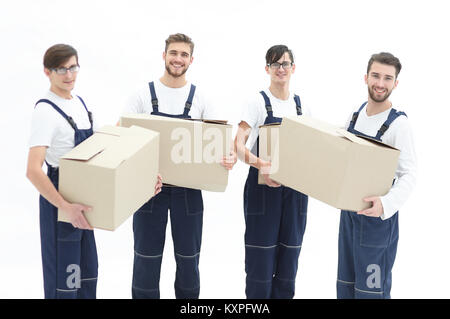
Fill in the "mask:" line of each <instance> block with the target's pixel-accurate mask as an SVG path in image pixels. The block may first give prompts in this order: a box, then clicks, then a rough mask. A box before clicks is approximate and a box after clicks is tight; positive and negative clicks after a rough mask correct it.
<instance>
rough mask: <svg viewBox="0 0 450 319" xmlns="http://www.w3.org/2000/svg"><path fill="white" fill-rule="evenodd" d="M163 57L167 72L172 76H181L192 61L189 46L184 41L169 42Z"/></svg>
mask: <svg viewBox="0 0 450 319" xmlns="http://www.w3.org/2000/svg"><path fill="white" fill-rule="evenodd" d="M163 58H164V61H165V66H166V71H167V73H168V74H169V75H171V76H172V77H174V78H178V77H181V76H183V75H184V74H185V73H186V71H187V70H188V69H189V66H190V65H191V63H192V61H193V57H192V56H191V47H190V46H189V44H188V43H185V42H174V43H171V44H169V46H168V47H167V51H166V52H164V53H163Z"/></svg>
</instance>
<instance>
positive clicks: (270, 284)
mask: <svg viewBox="0 0 450 319" xmlns="http://www.w3.org/2000/svg"><path fill="white" fill-rule="evenodd" d="M257 178H258V171H257V170H256V169H255V168H253V167H251V168H250V171H249V176H248V178H247V182H246V184H245V188H244V214H245V226H246V228H245V271H246V273H247V278H246V289H245V293H246V295H247V298H249V299H260V298H283V299H288V298H293V297H294V294H295V277H296V275H297V268H298V258H299V254H300V250H301V245H302V241H303V234H304V232H305V228H306V212H307V206H308V197H307V196H305V195H304V194H302V193H299V192H297V191H295V190H293V189H291V188H288V187H284V186H281V187H279V188H272V187H269V186H266V185H258V182H257Z"/></svg>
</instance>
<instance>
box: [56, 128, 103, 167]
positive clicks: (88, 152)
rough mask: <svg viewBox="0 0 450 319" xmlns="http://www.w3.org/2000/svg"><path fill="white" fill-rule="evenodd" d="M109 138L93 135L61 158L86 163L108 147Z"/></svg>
mask: <svg viewBox="0 0 450 319" xmlns="http://www.w3.org/2000/svg"><path fill="white" fill-rule="evenodd" d="M111 137H112V136H111V135H107V134H94V135H92V136H91V137H89V138H88V139H86V140H85V141H83V142H82V143H81V144H79V145H78V146H77V147H75V148H73V149H72V150H71V151H70V152H68V153H67V154H66V155H64V156H62V157H61V158H62V159H72V160H79V161H88V160H90V159H91V158H93V157H94V156H96V155H97V154H99V153H101V152H102V151H103V150H104V149H105V148H106V147H108V145H110V143H111V142H112V139H111Z"/></svg>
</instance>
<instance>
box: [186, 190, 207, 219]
mask: <svg viewBox="0 0 450 319" xmlns="http://www.w3.org/2000/svg"><path fill="white" fill-rule="evenodd" d="M184 199H185V203H186V214H187V215H199V214H203V197H202V191H201V190H199V189H192V188H185V189H184Z"/></svg>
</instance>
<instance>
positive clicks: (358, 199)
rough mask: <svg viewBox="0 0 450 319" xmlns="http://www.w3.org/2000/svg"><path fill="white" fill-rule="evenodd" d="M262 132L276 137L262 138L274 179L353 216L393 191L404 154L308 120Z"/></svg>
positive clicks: (294, 119)
mask: <svg viewBox="0 0 450 319" xmlns="http://www.w3.org/2000/svg"><path fill="white" fill-rule="evenodd" d="M261 129H262V130H270V131H271V132H270V133H263V135H262V137H263V138H261V137H260V154H261V151H263V152H264V150H266V154H262V156H266V157H267V158H270V159H271V160H272V170H271V174H270V175H269V176H270V177H271V178H272V179H273V180H274V181H277V182H278V183H280V184H282V185H285V186H288V187H291V188H293V189H295V190H297V191H300V192H302V193H304V194H306V195H309V196H311V197H314V198H316V199H318V200H320V201H323V202H325V203H327V204H329V205H331V206H334V207H336V208H339V209H345V210H350V211H359V210H362V209H366V208H368V207H370V206H371V204H370V203H366V202H364V201H363V198H365V197H368V196H382V195H385V194H386V193H387V192H388V191H389V190H390V188H391V186H392V181H393V179H394V176H395V171H396V169H397V165H398V157H399V155H400V151H399V150H397V149H395V148H393V147H391V146H388V145H386V144H383V143H381V142H378V141H376V140H374V139H370V138H365V137H359V136H356V135H354V134H351V133H349V132H348V131H346V130H345V129H343V128H338V127H336V126H333V125H330V124H328V123H325V122H322V121H319V120H316V119H313V118H310V117H307V116H301V117H288V118H284V119H283V122H282V124H281V125H278V126H277V125H275V126H274V125H272V126H263V127H261ZM264 136H266V137H267V136H268V137H269V138H264ZM268 140H270V143H268ZM273 149H274V150H275V152H272V150H273ZM271 155H272V156H271ZM262 181H263V180H262Z"/></svg>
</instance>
